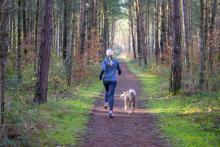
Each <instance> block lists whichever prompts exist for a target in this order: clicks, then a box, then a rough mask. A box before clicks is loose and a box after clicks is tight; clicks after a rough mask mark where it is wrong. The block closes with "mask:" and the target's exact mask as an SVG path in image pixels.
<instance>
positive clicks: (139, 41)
mask: <svg viewBox="0 0 220 147" xmlns="http://www.w3.org/2000/svg"><path fill="white" fill-rule="evenodd" d="M139 6H140V1H139V0H135V10H136V22H137V26H136V27H137V51H138V64H139V66H141V65H142V59H143V38H142V35H141V31H143V30H141V17H140V13H141V12H140V11H141V10H140V7H139Z"/></svg>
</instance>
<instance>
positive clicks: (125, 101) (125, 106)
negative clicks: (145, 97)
mask: <svg viewBox="0 0 220 147" xmlns="http://www.w3.org/2000/svg"><path fill="white" fill-rule="evenodd" d="M127 104H128V103H127V98H126V97H124V109H125V111H126V110H127Z"/></svg>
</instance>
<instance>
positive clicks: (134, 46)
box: [129, 4, 137, 60]
mask: <svg viewBox="0 0 220 147" xmlns="http://www.w3.org/2000/svg"><path fill="white" fill-rule="evenodd" d="M129 20H130V28H131V37H132V50H133V55H134V59H135V60H136V59H137V55H136V41H135V40H136V39H135V35H134V22H133V19H132V12H131V4H129Z"/></svg>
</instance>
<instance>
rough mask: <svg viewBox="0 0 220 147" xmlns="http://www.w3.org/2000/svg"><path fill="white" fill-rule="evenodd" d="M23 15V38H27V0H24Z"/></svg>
mask: <svg viewBox="0 0 220 147" xmlns="http://www.w3.org/2000/svg"><path fill="white" fill-rule="evenodd" d="M22 15H23V18H22V20H23V36H24V39H26V38H27V24H26V18H27V17H26V0H22Z"/></svg>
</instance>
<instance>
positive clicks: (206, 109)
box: [128, 62, 220, 147]
mask: <svg viewBox="0 0 220 147" xmlns="http://www.w3.org/2000/svg"><path fill="white" fill-rule="evenodd" d="M128 66H129V68H130V70H131V71H132V72H133V73H135V74H136V75H137V76H138V77H139V78H140V80H141V83H142V86H143V90H144V94H145V95H144V96H145V97H146V99H147V100H146V103H145V104H146V107H147V108H148V110H149V112H151V113H153V114H155V115H156V116H158V117H159V120H160V121H159V123H158V125H159V127H160V129H161V131H162V132H163V133H164V135H165V136H167V137H168V138H169V140H170V143H171V144H172V145H173V146H178V147H186V146H187V147H188V146H192V147H207V146H216V147H217V146H220V125H219V124H220V92H215V93H199V94H195V95H190V96H187V95H184V94H181V95H177V96H170V95H168V88H169V81H168V80H167V79H164V78H161V77H160V76H158V75H156V74H152V73H150V72H149V71H148V70H146V69H143V68H139V67H137V65H136V64H135V63H134V62H129V63H128Z"/></svg>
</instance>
